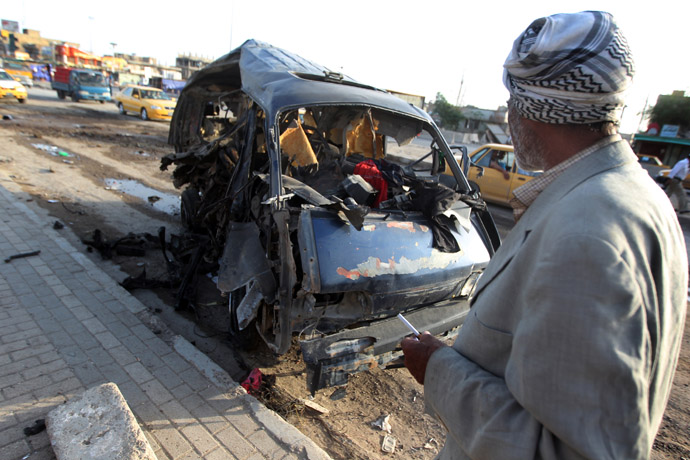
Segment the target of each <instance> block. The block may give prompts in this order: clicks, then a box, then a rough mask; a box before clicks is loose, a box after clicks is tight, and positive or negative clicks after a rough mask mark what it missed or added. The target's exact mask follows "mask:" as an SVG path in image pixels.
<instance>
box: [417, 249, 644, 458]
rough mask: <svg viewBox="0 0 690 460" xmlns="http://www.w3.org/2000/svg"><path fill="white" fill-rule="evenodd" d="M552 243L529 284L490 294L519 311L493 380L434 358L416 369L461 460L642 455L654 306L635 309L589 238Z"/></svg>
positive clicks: (628, 288) (614, 253) (632, 283)
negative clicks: (423, 370)
mask: <svg viewBox="0 0 690 460" xmlns="http://www.w3.org/2000/svg"><path fill="white" fill-rule="evenodd" d="M555 243H556V244H555V245H554V246H553V249H552V250H551V251H549V253H548V255H546V256H545V258H544V259H542V260H541V261H540V262H539V266H537V267H532V268H530V267H524V270H528V271H529V272H531V273H530V277H529V279H530V280H531V281H530V282H529V285H526V286H523V288H522V289H520V290H519V291H520V292H516V293H515V295H514V296H513V297H512V298H511V297H510V296H507V295H503V296H499V298H503V299H511V301H512V300H513V299H514V303H513V304H510V305H506V309H514V308H517V309H519V310H520V311H519V314H518V320H517V321H516V324H515V326H514V330H513V331H510V332H506V333H505V334H507V340H509V343H510V346H509V348H508V351H507V353H508V355H509V356H508V357H507V364H506V367H505V376H504V378H503V377H501V376H498V375H495V374H493V373H491V372H488V371H487V370H485V369H484V368H482V367H480V366H479V365H477V364H476V363H475V362H473V361H471V360H469V359H467V358H466V357H464V356H463V355H462V354H461V352H460V351H457V350H456V349H454V348H448V349H441V350H439V351H437V352H436V353H434V354H433V355H432V357H431V359H430V361H429V364H428V367H427V372H426V377H425V399H426V403H427V408H428V410H430V411H431V412H432V413H433V414H435V415H436V416H438V417H439V418H440V420H441V421H442V422H443V424H444V425H445V426H446V428H447V429H448V432H449V437H451V438H452V439H453V440H454V441H455V443H457V445H458V446H460V447H461V448H462V449H463V450H464V451H465V453H466V454H467V455H468V456H470V457H472V458H501V459H528V458H543V459H576V458H578V459H579V458H597V459H609V458H610V459H620V458H630V459H632V458H646V457H647V455H648V452H649V449H651V442H652V440H653V439H650V437H652V436H653V435H654V433H651V434H650V433H649V420H648V417H649V414H648V407H649V403H648V400H649V395H648V394H647V393H648V387H649V378H650V377H649V374H650V372H651V359H650V355H651V353H652V352H653V350H651V349H652V348H653V344H652V343H651V340H650V336H649V334H648V333H647V327H648V326H651V327H653V325H654V323H655V320H656V319H655V318H654V317H653V313H654V310H655V308H656V306H655V305H652V306H648V307H649V309H648V310H646V309H645V306H644V302H643V300H642V296H641V295H640V293H639V292H640V291H639V287H638V283H637V282H636V279H635V277H634V276H633V270H631V268H630V267H629V266H628V264H626V262H625V261H624V259H623V257H621V254H620V253H619V250H618V249H617V248H614V247H612V246H611V245H610V244H608V243H607V242H605V241H602V240H600V239H597V238H592V237H588V236H569V237H568V238H563V239H561V240H560V241H556V242H555ZM556 248H558V249H556ZM513 263H515V261H513ZM515 268H516V267H513V269H515ZM504 275H505V273H504ZM490 289H491V286H487V287H486V288H485V291H484V292H483V293H482V294H481V295H487V293H489V292H490ZM481 313H482V312H481V310H479V311H477V310H476V307H474V308H473V310H471V312H470V314H474V315H476V317H477V318H478V319H479V320H478V321H475V322H473V323H472V324H471V326H472V327H491V324H485V323H484V322H482V321H481V318H479V317H480V315H481ZM461 334H462V331H461ZM511 334H512V337H511ZM486 367H489V366H486Z"/></svg>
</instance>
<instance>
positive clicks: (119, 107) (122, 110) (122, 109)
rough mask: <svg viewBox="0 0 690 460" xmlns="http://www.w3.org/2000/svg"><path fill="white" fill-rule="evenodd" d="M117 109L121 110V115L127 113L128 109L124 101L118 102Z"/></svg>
mask: <svg viewBox="0 0 690 460" xmlns="http://www.w3.org/2000/svg"><path fill="white" fill-rule="evenodd" d="M117 110H119V112H120V115H127V111H126V110H125V107H124V106H123V105H122V102H118V103H117Z"/></svg>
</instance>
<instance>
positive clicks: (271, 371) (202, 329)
mask: <svg viewBox="0 0 690 460" xmlns="http://www.w3.org/2000/svg"><path fill="white" fill-rule="evenodd" d="M0 114H2V115H9V116H10V117H11V118H12V119H8V120H2V122H0V183H1V181H13V182H15V183H18V184H20V185H21V186H22V188H23V189H24V191H25V192H26V193H27V194H28V196H29V198H28V199H30V200H32V201H34V202H35V204H38V205H39V206H41V207H43V208H44V209H45V210H46V211H47V212H48V213H49V214H50V215H51V216H53V217H52V218H54V219H55V220H59V221H60V222H62V223H64V224H65V225H66V226H67V227H69V228H70V229H71V230H72V232H74V234H75V235H76V236H75V237H74V239H75V241H77V243H76V244H75V246H80V247H83V248H84V250H85V251H86V246H84V245H80V244H79V242H78V241H79V240H80V239H85V240H91V239H92V238H93V234H94V230H96V229H99V230H101V232H102V234H103V235H105V237H106V238H107V239H110V240H113V239H115V238H118V237H121V236H124V235H126V234H127V233H128V232H135V233H140V232H148V233H152V234H156V232H157V229H158V228H159V227H161V226H165V227H166V229H167V231H168V232H169V233H175V232H177V231H179V228H178V220H179V216H177V215H175V213H176V212H177V211H176V210H171V211H168V213H166V212H162V211H161V210H159V209H157V208H155V207H154V206H155V204H156V203H159V202H161V201H163V198H164V197H165V196H167V195H170V196H173V197H177V196H178V195H179V190H176V189H175V188H174V187H173V186H172V183H171V180H170V172H164V171H160V170H159V164H160V158H161V157H162V156H164V155H165V154H167V153H170V151H171V147H170V146H168V145H167V143H166V141H167V131H168V124H167V123H164V122H144V121H142V120H139V119H138V118H136V117H134V116H133V115H129V116H123V115H120V114H119V113H118V111H117V108H116V107H115V105H114V104H107V103H106V104H98V103H90V102H86V103H85V102H81V103H73V102H71V101H61V100H58V99H57V96H56V94H55V92H54V91H51V90H47V89H42V88H38V87H34V88H33V89H30V90H29V100H28V101H27V103H26V104H21V105H20V104H17V103H12V102H10V103H1V104H0ZM423 144H424V142H422V146H423ZM426 146H428V143H427V144H426ZM53 147H55V149H57V151H59V152H63V153H65V154H66V155H68V156H62V155H61V154H59V153H57V151H52V150H51V149H52V148H53ZM112 180H115V181H116V182H112ZM126 181H134V182H136V183H138V184H140V185H142V186H145V187H146V188H144V189H143V192H142V193H143V195H142V196H141V197H137V196H135V195H132V194H127V193H123V192H122V187H123V185H122V184H124V183H126ZM150 197H152V198H150ZM489 209H490V211H491V213H492V215H493V216H494V219H495V221H496V223H497V226H498V228H499V232H500V233H501V235H502V236H505V235H506V234H507V233H508V232H509V231H510V228H512V225H513V219H512V213H511V210H510V209H509V208H505V207H501V206H494V205H490V206H489ZM681 223H682V224H683V228H684V230H685V232H686V235H688V234H690V225H686V224H688V223H690V217H688V218H687V221H686V218H684V217H683V218H681ZM686 239H687V237H686ZM89 256H90V257H92V258H93V260H95V261H97V262H98V263H99V264H105V265H108V266H111V269H110V270H111V272H112V273H113V274H114V276H116V277H118V276H119V277H120V278H121V279H122V278H124V277H125V276H127V275H128V274H129V275H137V274H140V273H141V271H142V269H144V268H145V269H146V273H147V276H148V277H150V278H155V277H156V276H162V275H164V274H165V270H166V267H165V264H164V263H163V261H162V256H161V254H160V252H158V251H155V250H151V251H148V252H147V255H146V256H145V257H130V256H120V255H117V254H116V255H115V256H114V257H113V259H112V260H111V261H103V260H101V259H100V257H98V256H97V255H96V254H89ZM112 264H114V265H112ZM119 270H121V271H119ZM134 293H135V294H136V295H137V296H138V297H139V298H140V300H142V301H143V302H144V303H145V304H146V305H148V306H150V308H151V309H152V311H154V312H155V313H156V314H157V315H158V316H159V317H160V319H161V320H162V321H164V322H165V323H166V324H168V325H169V326H170V327H171V328H173V330H174V331H175V333H177V334H180V335H183V336H185V337H186V338H187V339H188V340H190V341H191V342H193V343H195V344H196V346H197V347H198V348H199V349H200V350H202V351H203V352H205V353H207V354H208V355H209V356H210V357H211V358H212V359H214V360H215V361H216V362H218V363H219V364H220V365H221V366H222V367H224V368H225V369H226V370H227V371H228V372H229V373H230V374H231V375H232V376H233V377H234V378H235V379H236V380H240V379H241V378H242V376H243V374H244V373H245V372H246V371H247V370H248V369H249V368H253V367H257V368H260V369H261V370H262V372H264V373H265V374H267V375H270V376H271V378H272V379H275V384H273V386H271V387H270V391H268V392H267V393H266V394H265V395H263V400H264V402H265V403H266V404H267V405H268V406H269V407H271V408H273V409H274V410H276V411H277V412H278V413H280V414H281V415H282V416H283V417H285V418H286V419H287V420H288V421H290V423H292V424H293V425H295V426H297V427H298V428H299V429H300V430H302V431H303V432H304V433H305V434H307V435H308V436H309V437H311V438H312V439H314V441H316V442H317V443H319V444H320V445H321V446H322V447H324V448H325V449H326V450H327V451H328V452H329V453H330V454H331V455H332V456H333V457H334V458H363V459H364V458H374V459H376V458H384V456H383V454H381V455H378V454H377V452H380V442H381V432H380V430H377V429H375V428H373V427H372V425H371V423H372V422H374V421H375V420H376V419H378V418H379V417H380V416H381V415H390V416H391V418H390V421H391V425H392V426H393V435H394V436H395V437H396V438H397V439H398V443H399V450H398V452H396V454H395V455H396V456H399V457H401V458H416V459H431V458H433V457H434V455H435V453H437V451H438V443H437V441H434V442H432V441H430V440H431V439H434V440H440V439H443V437H444V432H443V428H442V427H441V425H440V424H439V423H438V422H437V421H435V420H434V419H432V418H431V417H429V416H426V415H419V414H422V413H423V394H422V388H421V387H420V386H419V385H417V384H416V382H414V380H412V378H411V377H410V376H409V374H408V373H407V372H406V371H405V370H404V369H394V370H386V371H383V370H380V369H375V370H373V371H371V372H365V373H361V374H357V375H356V376H354V377H353V378H352V379H351V380H350V383H349V384H348V386H347V388H346V389H345V390H344V391H339V390H337V389H328V390H322V391H320V392H317V394H316V397H315V399H314V400H315V402H317V403H318V404H320V405H322V406H324V407H327V408H328V409H329V410H330V415H329V416H328V417H317V416H315V415H314V414H313V413H310V412H306V411H305V409H304V406H303V405H300V404H299V403H298V402H297V401H298V400H299V398H308V393H307V391H306V386H305V383H304V378H305V377H304V365H303V364H302V363H301V360H300V357H299V355H298V352H297V349H296V347H293V349H292V350H291V351H290V352H289V353H288V354H287V355H285V356H281V357H276V356H273V355H272V354H271V353H269V352H267V351H266V350H259V351H257V352H255V353H253V354H251V355H247V354H242V353H240V352H238V351H237V350H234V349H232V347H230V346H229V343H228V341H227V340H226V327H225V326H226V325H225V324H222V323H220V322H219V323H216V324H208V323H209V321H206V324H204V321H203V319H204V318H202V317H201V316H203V314H204V310H203V308H200V309H198V310H195V311H181V312H180V311H175V310H174V309H173V308H172V307H171V305H172V304H173V296H172V294H171V292H169V291H166V290H163V289H158V290H137V291H134ZM207 307H208V308H209V309H212V308H217V309H220V310H224V309H226V308H227V307H226V306H225V305H224V304H221V305H218V304H213V305H212V304H210V303H209V305H208V306H207ZM192 320H202V321H192ZM685 343H686V346H685V348H684V350H685V351H684V353H686V355H687V349H688V348H690V344H688V343H689V341H688V340H687V338H686V342H685ZM689 362H690V358H688V357H687V356H686V357H685V358H684V359H683V358H682V359H681V368H680V370H679V373H678V377H677V378H676V380H677V381H678V383H677V385H675V386H674V394H673V396H672V400H671V404H670V405H669V411H668V412H667V415H668V416H669V417H668V418H667V419H665V420H664V428H663V429H662V437H660V439H661V441H660V444H659V446H660V447H659V449H658V451H656V452H655V455H656V457H655V458H657V459H665V458H679V457H675V456H673V455H674V452H675V453H678V452H680V455H684V456H686V457H690V443H688V439H687V438H688V436H687V433H688V432H690V415H689V411H690V409H689V408H690V398H688V397H687V393H688V391H690V390H688V388H687V385H688V383H689V382H690V378H689V377H688V376H690V364H688V363H689ZM683 385H685V386H683ZM683 389H685V390H684V391H683ZM424 446H427V447H426V448H425V447H424ZM669 446H670V447H669ZM673 449H675V450H673ZM667 454H668V455H667Z"/></svg>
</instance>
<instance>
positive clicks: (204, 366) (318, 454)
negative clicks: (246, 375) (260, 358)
mask: <svg viewBox="0 0 690 460" xmlns="http://www.w3.org/2000/svg"><path fill="white" fill-rule="evenodd" d="M173 347H174V348H175V351H177V352H178V353H179V354H180V355H181V356H182V357H183V358H184V359H186V360H187V361H188V362H189V363H190V364H192V365H193V366H194V367H196V368H197V369H198V370H199V372H201V373H202V374H204V375H205V376H206V378H208V379H209V380H210V381H211V382H213V383H215V384H216V385H217V386H218V387H220V388H223V389H226V390H227V391H228V392H229V393H230V394H231V395H232V396H234V397H239V398H241V400H242V402H243V404H244V405H245V407H247V408H248V409H249V410H250V411H251V412H252V414H253V416H254V418H255V419H256V421H257V422H259V424H260V425H262V426H263V427H264V428H265V429H266V431H268V432H269V433H271V435H273V437H275V438H276V439H277V440H278V441H280V442H281V443H283V444H284V445H286V446H288V448H289V449H290V451H291V452H293V453H295V454H298V455H302V456H306V458H308V459H309V460H330V459H331V457H330V456H329V455H328V454H327V453H326V452H325V451H324V450H323V449H321V448H320V447H319V446H317V445H316V444H315V443H314V441H312V440H311V439H309V438H308V437H307V436H305V435H304V434H303V433H302V432H301V431H299V430H298V429H297V428H295V427H294V426H292V425H290V424H289V423H287V422H286V421H285V420H283V419H282V418H281V417H280V416H279V415H278V414H276V413H275V412H274V411H272V410H270V409H268V408H266V406H264V405H263V404H261V403H260V402H259V401H258V400H257V399H256V398H254V397H253V396H251V395H249V394H248V393H247V391H246V390H245V389H244V388H242V387H241V386H240V385H239V384H238V383H237V382H235V381H234V380H232V378H231V377H230V376H229V375H228V374H227V372H225V371H224V370H223V369H222V368H221V367H220V366H218V365H217V364H216V363H214V362H213V361H212V360H211V359H210V358H208V357H207V356H206V355H205V354H203V353H202V352H201V351H199V350H198V349H197V348H196V347H195V346H194V345H192V344H191V343H189V342H188V341H187V340H186V339H185V338H184V337H181V336H179V335H178V336H175V338H174V339H173Z"/></svg>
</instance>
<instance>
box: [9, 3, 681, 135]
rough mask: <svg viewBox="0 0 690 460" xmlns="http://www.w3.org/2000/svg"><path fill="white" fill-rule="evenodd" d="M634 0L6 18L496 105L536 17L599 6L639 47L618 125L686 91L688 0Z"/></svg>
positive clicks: (132, 8)
mask: <svg viewBox="0 0 690 460" xmlns="http://www.w3.org/2000/svg"><path fill="white" fill-rule="evenodd" d="M470 3H473V4H470ZM632 3H633V2H630V0H600V1H585V0H570V1H568V2H563V1H558V0H548V1H542V0H528V1H522V2H516V1H514V0H513V1H505V0H494V1H477V2H464V1H456V2H449V1H447V0H446V1H440V0H425V1H419V0H415V1H410V0H394V1H389V0H367V1H363V0H349V1H348V2H333V1H328V0H320V1H317V0H300V1H293V2H289V1H285V0H279V1H278V0H262V1H252V0H245V1H236V0H222V1H218V0H204V1H196V2H185V3H182V2H166V3H162V2H146V1H138V2H135V1H131V0H120V1H118V2H107V1H106V2H94V1H81V0H62V1H60V2H56V1H44V0H11V1H10V0H8V1H5V2H3V6H2V7H0V18H2V19H8V20H13V21H18V22H19V27H20V28H22V29H23V28H28V29H35V30H38V31H39V32H40V33H41V36H43V37H45V38H51V39H60V40H65V41H70V42H77V43H79V44H80V48H81V49H82V50H84V51H92V52H94V53H95V54H98V55H104V54H112V53H113V50H115V51H116V52H121V53H127V54H137V55H139V56H150V57H154V58H156V59H158V62H159V63H161V64H166V65H174V63H175V57H176V56H177V55H178V53H187V54H195V55H200V56H205V57H209V58H218V57H221V56H223V55H224V54H226V53H227V52H229V51H230V50H231V49H233V48H235V47H237V46H239V45H241V44H242V43H243V42H244V41H245V40H247V39H251V38H253V39H256V40H259V41H263V42H266V43H270V44H272V45H274V46H277V47H280V48H283V49H286V50H289V51H291V52H293V53H296V54H298V55H300V56H301V57H303V58H305V59H308V60H311V61H313V62H316V63H318V64H321V65H324V66H326V67H329V68H330V69H331V70H333V71H336V72H342V73H344V74H346V75H348V76H350V77H352V78H354V79H356V80H358V81H360V82H363V83H367V84H370V85H373V86H377V87H380V88H385V89H391V90H395V91H400V92H404V93H411V94H418V95H423V96H425V97H426V98H427V101H433V100H434V99H435V98H436V94H437V93H441V94H443V96H444V97H445V98H446V99H447V100H448V101H449V102H451V103H454V104H455V103H459V104H460V105H467V104H470V105H474V106H477V107H480V108H486V109H495V108H497V107H498V106H500V105H505V101H506V100H507V98H508V91H507V90H506V89H505V87H504V86H503V82H502V74H503V62H504V61H505V58H506V56H507V55H508V52H509V51H510V49H511V46H512V43H513V41H514V40H515V38H516V37H517V36H518V35H520V33H521V32H522V31H523V30H524V29H525V28H526V27H527V26H528V25H529V24H530V23H531V22H532V20H534V19H536V18H539V17H542V16H548V15H550V14H554V13H567V12H577V11H584V10H603V11H608V12H609V13H611V14H613V16H614V17H615V18H616V20H617V22H618V25H619V27H620V28H621V29H622V31H623V33H624V35H625V36H626V37H627V39H628V43H629V45H630V48H631V50H632V52H633V56H634V58H635V64H636V75H635V79H634V83H633V87H632V88H631V90H630V92H629V94H628V98H627V105H628V106H627V107H626V109H625V112H624V114H623V120H622V123H621V131H622V132H624V133H632V132H636V131H637V130H638V127H639V128H641V129H642V130H644V129H645V128H646V122H642V121H641V116H640V115H641V113H642V111H643V109H644V108H645V104H646V102H647V101H648V102H649V104H650V105H653V104H654V103H655V102H656V98H657V96H658V95H659V94H670V93H671V92H672V91H674V90H682V91H688V94H689V95H690V59H689V58H688V44H690V33H689V32H688V30H689V29H690V21H689V20H688V18H690V14H689V13H690V2H685V1H683V2H678V1H675V0H674V1H671V0H657V1H655V2H651V3H646V2H645V3H642V2H639V4H638V5H632ZM634 3H638V2H634ZM160 5H166V6H164V7H161V6H160ZM111 43H115V44H116V45H115V46H113V45H111Z"/></svg>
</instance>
